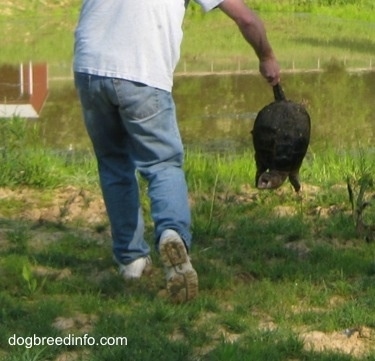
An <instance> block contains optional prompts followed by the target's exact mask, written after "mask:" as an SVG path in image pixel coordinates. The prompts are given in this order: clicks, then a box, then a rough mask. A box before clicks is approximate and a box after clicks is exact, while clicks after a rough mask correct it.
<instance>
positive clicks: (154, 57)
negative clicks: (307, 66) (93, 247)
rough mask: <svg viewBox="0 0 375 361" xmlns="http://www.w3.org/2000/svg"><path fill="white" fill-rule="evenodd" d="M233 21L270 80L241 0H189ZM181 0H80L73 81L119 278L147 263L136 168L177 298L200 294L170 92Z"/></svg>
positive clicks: (263, 47) (257, 27)
mask: <svg viewBox="0 0 375 361" xmlns="http://www.w3.org/2000/svg"><path fill="white" fill-rule="evenodd" d="M195 1H196V2H197V3H199V4H200V5H201V6H202V7H203V9H204V10H205V11H209V10H212V9H213V8H215V7H218V8H220V9H221V10H222V11H223V12H224V13H225V14H227V15H228V16H229V17H230V18H232V19H233V20H234V21H235V22H236V24H237V25H238V27H239V29H240V31H241V32H242V34H243V36H244V37H245V39H246V40H247V41H248V43H249V44H250V45H251V46H252V47H253V49H254V51H255V53H256V55H257V56H258V58H259V70H260V72H261V74H262V75H263V76H264V77H265V78H266V79H267V80H268V82H269V83H270V84H271V85H275V84H276V83H278V81H279V67H278V64H277V62H276V59H275V56H274V54H273V51H272V48H271V46H270V44H269V42H268V40H267V37H266V32H265V29H264V27H263V24H262V22H261V21H260V19H259V18H258V17H257V16H256V15H255V14H254V13H253V12H252V11H251V10H250V9H249V8H248V7H247V6H246V5H245V4H244V2H243V0H195ZM187 2H188V1H185V0H137V1H135V0H105V1H103V0H83V5H82V9H81V15H80V19H79V23H78V26H77V29H76V32H75V58H74V72H75V83H76V87H77V89H78V92H79V96H80V101H81V104H82V109H83V115H84V120H85V125H86V128H87V131H88V134H89V136H90V138H91V141H92V144H93V148H94V151H95V155H96V158H97V162H98V171H99V178H100V184H101V188H102V192H103V198H104V201H105V205H106V209H107V213H108V216H109V220H110V223H111V229H112V239H113V254H114V259H115V261H116V262H117V263H118V265H119V271H120V273H121V274H122V276H123V277H124V278H125V279H130V278H140V277H141V275H142V273H143V272H144V270H145V269H146V268H147V266H148V265H149V264H150V262H151V260H150V257H149V253H150V248H149V246H148V244H147V242H146V241H145V239H144V223H143V216H142V210H141V207H140V202H139V197H140V196H139V189H138V183H137V178H136V171H138V172H139V174H140V175H141V176H142V177H144V178H145V179H146V180H147V182H148V196H149V197H150V200H151V215H152V218H153V221H154V224H155V243H156V247H157V250H158V251H159V253H160V256H161V260H162V262H163V264H164V267H165V275H166V281H167V290H168V292H169V295H170V298H171V300H172V301H174V302H184V301H188V300H190V299H193V298H194V297H196V295H197V293H198V276H197V273H196V271H195V270H194V268H193V266H192V264H191V262H190V258H189V255H188V253H189V250H190V247H191V233H190V221H191V220H190V209H189V204H188V191H187V186H186V181H185V176H184V172H183V169H182V165H183V156H184V154H183V146H182V142H181V138H180V134H179V130H178V127H177V121H176V114H175V106H174V102H173V98H172V95H171V89H172V83H173V71H174V69H175V66H176V64H177V61H178V59H179V55H180V44H181V41H182V30H181V25H182V22H183V17H184V13H185V7H186V5H187Z"/></svg>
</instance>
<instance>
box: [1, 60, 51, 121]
mask: <svg viewBox="0 0 375 361" xmlns="http://www.w3.org/2000/svg"><path fill="white" fill-rule="evenodd" d="M47 96H48V71H47V64H46V63H42V64H33V63H31V62H30V63H21V64H19V65H2V66H0V102H1V103H0V117H2V118H9V117H14V116H19V117H23V118H38V117H39V114H40V112H41V110H42V108H43V105H44V103H45V101H46V99H47Z"/></svg>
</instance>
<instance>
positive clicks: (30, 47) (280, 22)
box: [0, 0, 375, 77]
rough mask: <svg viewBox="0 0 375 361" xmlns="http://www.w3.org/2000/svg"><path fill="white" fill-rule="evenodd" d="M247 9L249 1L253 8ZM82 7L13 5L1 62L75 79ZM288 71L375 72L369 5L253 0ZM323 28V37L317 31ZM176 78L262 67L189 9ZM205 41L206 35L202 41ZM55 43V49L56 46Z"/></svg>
mask: <svg viewBox="0 0 375 361" xmlns="http://www.w3.org/2000/svg"><path fill="white" fill-rule="evenodd" d="M249 3H250V2H249ZM80 4H81V2H80V1H77V0H67V1H65V2H64V4H63V5H64V6H62V4H60V5H59V4H58V3H56V2H52V3H51V2H48V3H46V2H41V1H32V2H29V3H28V4H25V3H24V2H21V1H19V0H18V1H13V2H11V3H9V4H7V5H6V6H5V8H3V10H2V11H1V12H0V31H1V32H2V33H4V34H7V36H6V37H4V40H3V43H2V51H1V54H0V62H1V63H19V62H20V61H29V60H33V61H47V62H48V63H49V68H50V75H51V77H60V76H70V75H71V66H70V64H71V61H72V56H73V32H74V28H75V26H76V23H77V20H78V14H79V7H80ZM250 4H251V6H252V7H253V8H254V9H255V10H256V11H257V12H259V14H260V16H261V17H262V19H263V20H264V22H265V25H266V27H267V30H268V35H269V38H270V40H271V42H272V45H273V47H274V50H275V52H276V54H277V57H278V60H279V62H280V64H281V66H282V69H283V70H288V69H315V68H317V67H320V66H324V64H326V63H328V62H330V61H331V59H332V58H336V59H338V60H339V61H344V62H345V63H346V66H347V67H350V68H368V67H370V66H372V62H373V52H372V49H373V47H374V39H373V37H372V36H371V34H372V31H371V30H372V28H373V23H374V21H375V18H374V14H375V12H374V11H373V10H374V5H373V3H372V1H370V0H368V1H360V2H358V1H355V2H353V1H345V2H338V1H319V2H316V1H298V2H296V1H291V0H283V1H278V2H274V1H252V2H251V3H250ZM317 29H319V31H317ZM184 32H185V37H184V41H183V44H182V51H181V61H180V63H179V65H178V67H177V73H184V72H189V73H191V72H210V71H212V70H213V71H237V70H250V71H256V70H257V68H258V61H257V59H256V57H255V56H254V55H253V52H252V50H251V49H250V48H249V46H248V44H247V43H246V42H245V41H244V40H243V38H242V36H241V34H240V33H239V31H237V30H236V27H235V25H234V24H233V22H232V21H231V20H230V19H228V18H227V17H226V16H225V15H224V14H222V13H221V12H220V11H213V12H210V13H209V14H207V15H203V13H202V12H201V10H200V8H199V7H198V6H197V5H195V6H194V3H193V2H192V3H191V6H190V7H189V9H188V12H187V15H186V19H185V22H184ZM202 34H204V36H202ZM56 44H58V46H56Z"/></svg>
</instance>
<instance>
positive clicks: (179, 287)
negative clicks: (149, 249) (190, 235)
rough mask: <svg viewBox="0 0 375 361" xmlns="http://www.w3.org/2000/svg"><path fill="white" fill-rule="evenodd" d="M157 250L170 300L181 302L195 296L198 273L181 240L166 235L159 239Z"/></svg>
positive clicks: (196, 293)
mask: <svg viewBox="0 0 375 361" xmlns="http://www.w3.org/2000/svg"><path fill="white" fill-rule="evenodd" d="M159 251H160V257H161V260H162V262H163V264H164V266H165V268H166V270H167V291H168V294H169V297H170V299H171V301H172V302H174V303H182V302H187V301H189V300H192V299H193V298H195V297H196V296H197V295H198V275H197V272H196V271H195V270H194V268H193V266H192V265H191V262H190V259H189V256H188V254H187V252H186V248H185V245H184V243H183V242H182V240H181V239H179V238H178V237H176V236H173V235H172V236H169V237H168V236H167V237H166V238H163V239H162V240H161V241H160V245H159Z"/></svg>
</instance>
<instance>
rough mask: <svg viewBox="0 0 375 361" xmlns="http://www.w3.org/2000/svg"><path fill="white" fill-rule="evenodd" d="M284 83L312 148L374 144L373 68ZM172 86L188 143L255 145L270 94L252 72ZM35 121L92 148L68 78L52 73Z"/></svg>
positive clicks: (287, 77)
mask: <svg viewBox="0 0 375 361" xmlns="http://www.w3.org/2000/svg"><path fill="white" fill-rule="evenodd" d="M282 83H283V86H284V90H285V93H286V96H287V97H288V98H290V99H292V100H294V101H296V102H303V103H305V104H306V106H307V108H308V111H309V113H310V115H311V119H312V136H311V143H310V150H311V151H317V150H320V149H322V148H323V149H324V148H325V147H335V148H339V149H346V148H359V147H360V148H362V149H368V148H372V149H373V148H374V141H375V102H374V94H375V72H366V73H347V72H345V71H344V70H343V69H333V70H332V69H331V70H330V71H327V72H322V73H295V74H283V76H282ZM13 90H14V89H13ZM173 92H174V97H175V101H176V105H177V116H178V119H179V125H180V130H181V134H182V137H183V140H184V143H185V145H186V146H187V147H200V148H203V149H204V150H214V151H223V152H232V151H237V150H243V149H248V148H252V141H251V135H250V130H251V129H252V127H253V122H254V119H255V117H256V114H257V112H258V111H259V110H260V109H261V108H262V107H263V106H264V105H266V104H268V103H269V102H271V101H272V100H273V99H272V97H273V94H272V89H271V88H270V87H269V86H268V85H267V84H266V83H265V81H264V80H263V79H262V78H261V77H260V76H259V75H250V74H247V75H239V74H237V75H226V76H223V75H209V76H201V77H199V76H195V77H176V78H175V86H174V90H173ZM38 122H40V124H41V129H42V136H43V138H44V139H45V141H46V143H47V144H48V145H51V146H53V147H56V148H59V149H68V148H73V149H88V148H91V145H90V142H89V139H88V136H87V134H86V130H85V128H84V125H83V122H82V114H81V108H80V105H79V102H78V98H77V94H76V91H75V89H74V84H73V80H71V79H69V80H65V81H61V80H58V81H57V80H53V79H50V94H49V97H48V101H47V102H46V104H45V106H44V108H43V111H42V113H41V115H40V118H39V120H38Z"/></svg>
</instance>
